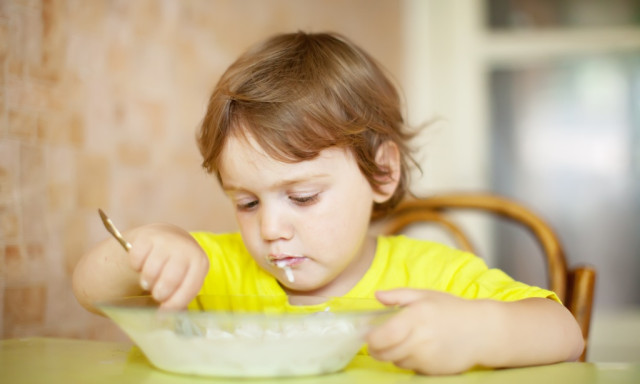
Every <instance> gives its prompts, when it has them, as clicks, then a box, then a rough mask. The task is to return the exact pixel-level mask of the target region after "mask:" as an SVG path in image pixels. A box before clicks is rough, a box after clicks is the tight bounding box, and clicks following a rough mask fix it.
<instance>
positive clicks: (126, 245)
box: [98, 209, 131, 252]
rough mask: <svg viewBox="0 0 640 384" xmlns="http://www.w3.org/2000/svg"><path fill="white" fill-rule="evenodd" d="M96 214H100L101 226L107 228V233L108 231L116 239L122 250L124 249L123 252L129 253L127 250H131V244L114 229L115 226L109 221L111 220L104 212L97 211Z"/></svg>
mask: <svg viewBox="0 0 640 384" xmlns="http://www.w3.org/2000/svg"><path fill="white" fill-rule="evenodd" d="M98 213H100V218H101V219H102V224H104V227H105V228H107V231H109V233H110V234H112V235H113V237H115V238H116V240H118V243H120V245H122V248H124V250H125V251H127V252H129V250H130V249H131V244H130V243H129V242H128V241H127V240H125V239H124V238H123V237H122V235H121V234H120V231H118V228H116V226H115V225H114V224H113V221H111V219H110V218H109V217H108V216H107V215H106V214H105V213H104V212H102V209H98Z"/></svg>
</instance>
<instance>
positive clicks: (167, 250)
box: [129, 224, 209, 309]
mask: <svg viewBox="0 0 640 384" xmlns="http://www.w3.org/2000/svg"><path fill="white" fill-rule="evenodd" d="M129 257H130V264H131V267H132V268H133V270H135V271H136V272H138V273H139V275H140V286H141V287H142V288H143V289H144V290H146V291H149V292H150V293H151V294H152V296H153V298H154V299H155V300H157V301H159V302H160V303H161V308H167V309H184V308H186V307H187V305H188V304H189V302H190V301H191V300H192V299H193V298H194V297H195V296H196V295H197V294H198V292H199V291H200V287H201V286H202V283H203V281H204V278H205V276H206V275H207V272H208V271H209V259H208V258H207V255H206V254H205V252H204V251H203V250H202V248H200V246H199V245H198V243H197V242H196V241H195V239H194V238H193V237H192V236H191V235H190V234H189V233H188V232H187V231H185V230H184V229H182V228H179V227H177V226H174V225H170V224H150V225H146V226H144V227H140V228H137V229H136V230H135V236H134V238H133V239H132V241H131V250H130V251H129Z"/></svg>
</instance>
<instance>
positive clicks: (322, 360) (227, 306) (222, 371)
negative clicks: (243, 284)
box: [97, 295, 397, 377]
mask: <svg viewBox="0 0 640 384" xmlns="http://www.w3.org/2000/svg"><path fill="white" fill-rule="evenodd" d="M289 301H291V302H295V303H296V304H297V305H291V304H289ZM197 302H198V303H199V305H200V308H202V310H198V311H167V310H161V309H158V304H157V303H156V302H154V301H153V299H151V297H150V296H138V297H131V298H125V299H120V300H115V301H110V302H103V303H98V304H97V306H98V307H99V308H100V309H101V310H102V311H103V312H104V313H105V314H106V315H107V316H109V317H110V318H111V319H112V320H113V321H114V322H115V323H116V324H118V326H119V327H120V328H121V329H122V330H123V331H124V332H125V333H127V335H128V336H129V337H130V338H131V339H132V340H133V342H134V343H136V344H137V345H138V347H139V348H140V349H141V350H142V352H143V353H144V354H145V355H146V356H147V358H148V359H149V361H150V362H151V363H152V364H153V365H154V366H156V367H157V368H159V369H162V370H166V371H170V372H176V373H183V374H193V375H203V376H225V377H283V376H301V375H316V374H323V373H330V372H336V371H339V370H341V369H343V368H344V367H345V366H346V365H347V364H348V363H349V362H350V361H351V359H352V358H353V357H354V356H355V355H356V353H357V352H358V351H359V350H360V349H361V348H362V347H363V346H364V336H365V334H366V333H367V332H368V331H369V330H370V329H371V328H372V327H374V326H375V325H378V324H380V323H382V322H383V321H384V320H386V319H387V318H388V317H389V316H390V315H391V314H393V313H394V312H395V311H397V309H394V308H385V307H384V306H383V305H382V304H380V303H379V302H378V301H376V300H373V299H346V298H320V297H302V296H299V297H289V298H287V297H286V296H277V297H276V296H223V295H220V296H213V295H202V296H198V297H197ZM300 302H303V303H305V304H307V303H310V305H299V303H300Z"/></svg>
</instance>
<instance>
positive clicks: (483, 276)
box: [448, 252, 560, 302]
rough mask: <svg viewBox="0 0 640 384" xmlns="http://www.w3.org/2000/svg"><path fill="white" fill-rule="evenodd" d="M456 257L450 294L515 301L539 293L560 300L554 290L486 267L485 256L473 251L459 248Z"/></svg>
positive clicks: (538, 295)
mask: <svg viewBox="0 0 640 384" xmlns="http://www.w3.org/2000/svg"><path fill="white" fill-rule="evenodd" d="M455 258H456V259H457V260H456V262H455V263H452V264H451V268H453V270H452V271H451V272H450V274H449V275H450V280H449V284H448V285H449V289H448V290H449V291H450V292H451V293H453V294H456V295H459V296H461V297H464V298H471V299H480V298H487V299H495V300H501V301H516V300H522V299H526V298H531V297H541V298H548V299H551V300H554V301H557V302H560V299H559V298H558V296H557V295H556V294H555V293H554V292H552V291H550V290H547V289H543V288H539V287H536V286H532V285H528V284H525V283H522V282H519V281H516V280H514V279H513V278H511V277H510V276H509V275H507V274H506V273H505V272H503V271H502V270H500V269H496V268H488V267H487V265H486V264H485V262H484V260H482V259H481V258H480V257H477V256H475V255H473V254H470V253H466V252H458V254H457V255H456V256H455Z"/></svg>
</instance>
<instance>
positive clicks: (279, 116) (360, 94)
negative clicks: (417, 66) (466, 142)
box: [198, 32, 413, 214]
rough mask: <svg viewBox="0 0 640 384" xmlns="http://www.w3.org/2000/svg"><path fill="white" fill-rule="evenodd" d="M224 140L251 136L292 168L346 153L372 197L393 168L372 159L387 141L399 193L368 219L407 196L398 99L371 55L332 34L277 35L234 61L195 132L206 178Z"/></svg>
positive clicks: (406, 152)
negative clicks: (395, 153) (395, 160)
mask: <svg viewBox="0 0 640 384" xmlns="http://www.w3.org/2000/svg"><path fill="white" fill-rule="evenodd" d="M245 130H246V131H245ZM231 135H239V136H242V137H247V136H251V137H252V138H253V139H255V140H256V142H257V143H258V144H259V145H260V147H261V148H263V149H264V150H265V152H266V153H268V154H269V155H270V156H272V157H273V158H275V159H278V160H281V161H286V162H292V163H293V162H299V161H304V160H310V159H313V158H315V157H316V156H318V154H319V153H320V151H322V150H323V149H326V148H329V147H334V146H337V147H342V148H346V149H348V150H350V151H351V152H352V154H353V155H354V158H355V159H356V161H357V164H358V166H359V168H360V170H361V172H362V174H363V175H364V176H365V178H366V179H367V180H368V181H369V183H370V185H371V186H372V188H374V190H377V191H379V188H380V185H382V184H384V183H385V181H386V180H388V177H389V176H390V173H391V171H392V170H390V169H387V168H386V167H383V166H380V165H379V164H378V163H376V161H375V158H376V153H377V150H378V148H379V147H380V145H382V144H383V143H385V142H387V141H392V142H394V143H395V144H396V145H397V146H398V149H399V151H400V157H401V164H400V168H401V169H400V176H399V182H398V187H397V189H396V191H395V192H394V194H393V196H392V197H391V198H390V199H389V200H387V201H386V202H384V203H380V204H378V203H376V204H375V205H374V207H373V209H374V214H380V213H383V212H386V211H387V210H389V209H391V208H393V207H394V206H395V205H396V204H397V203H398V202H399V201H400V200H401V199H402V198H403V196H404V194H405V193H406V190H407V184H408V180H407V178H408V163H409V162H413V160H412V159H411V156H410V150H409V148H408V144H407V143H408V141H409V139H410V138H411V137H412V136H413V134H412V133H410V132H409V130H408V129H407V127H406V126H405V124H404V120H403V117H402V113H401V108H400V97H399V94H398V92H397V90H396V88H395V87H394V85H393V84H392V83H391V81H390V80H389V79H388V78H387V76H385V74H384V72H383V70H382V67H381V66H380V65H379V64H377V62H376V61H375V60H374V59H373V58H372V57H371V56H369V55H368V54H367V53H366V52H365V51H363V50H362V49H360V48H359V47H357V46H356V45H355V44H353V43H352V42H350V41H349V40H347V39H346V38H345V37H343V36H340V35H338V34H335V33H317V34H316V33H304V32H297V33H290V34H281V35H276V36H274V37H271V38H270V39H267V40H266V41H264V42H262V43H260V44H257V45H255V46H254V47H253V48H251V49H249V50H248V51H247V52H246V53H244V54H243V55H242V56H240V57H239V58H238V59H237V60H236V61H235V62H234V63H233V64H232V65H231V66H230V67H229V68H228V69H227V71H226V72H225V73H224V74H223V75H222V77H221V78H220V80H219V82H218V84H217V85H216V87H215V89H214V91H213V93H212V95H211V98H210V100H209V105H208V108H207V113H206V115H205V117H204V120H203V122H202V126H201V128H200V132H199V133H198V145H199V148H200V152H201V154H202V156H203V162H202V166H203V167H204V168H205V169H206V170H207V172H209V173H216V174H218V169H219V162H220V154H221V152H222V149H223V148H224V145H225V142H226V140H227V138H228V137H229V136H231ZM218 177H219V174H218Z"/></svg>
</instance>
